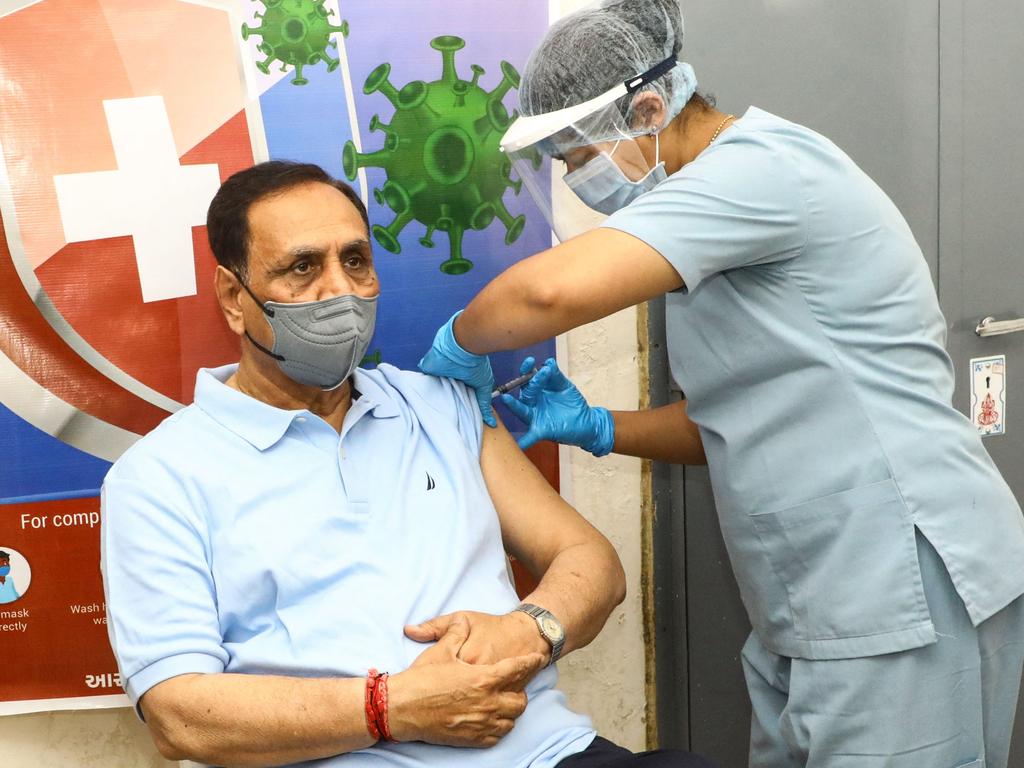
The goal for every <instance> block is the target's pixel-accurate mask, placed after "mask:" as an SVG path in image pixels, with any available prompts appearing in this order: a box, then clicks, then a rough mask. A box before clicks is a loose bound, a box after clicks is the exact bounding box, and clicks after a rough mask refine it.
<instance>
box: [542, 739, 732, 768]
mask: <svg viewBox="0 0 1024 768" xmlns="http://www.w3.org/2000/svg"><path fill="white" fill-rule="evenodd" d="M558 768H716V766H715V764H714V763H712V762H711V761H710V760H708V759H707V758H704V757H701V756H700V755H695V754H693V753H692V752H678V751H676V750H674V749H656V750H654V751H652V752H637V753H635V754H634V753H633V752H630V751H629V750H628V749H623V748H622V747H620V746H618V745H616V744H612V743H611V742H610V741H608V739H602V738H601V737H600V736H598V737H597V738H596V739H594V741H593V743H592V744H591V745H590V746H589V747H587V748H586V749H585V750H583V751H582V752H579V753H577V754H575V755H573V756H572V757H567V758H566V759H565V760H563V761H562V762H560V763H559V764H558Z"/></svg>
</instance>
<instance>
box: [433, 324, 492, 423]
mask: <svg viewBox="0 0 1024 768" xmlns="http://www.w3.org/2000/svg"><path fill="white" fill-rule="evenodd" d="M461 314H462V310H461V309H460V310H459V311H458V312H456V313H455V314H454V315H452V316H451V318H450V319H449V320H448V322H447V323H445V324H444V325H442V326H441V328H440V329H438V331H437V335H436V336H434V345H433V346H432V347H431V348H430V351H429V352H427V354H425V355H424V356H423V359H422V360H420V362H419V368H420V370H421V371H423V372H424V373H429V374H430V375H431V376H445V377H447V378H449V379H458V380H459V381H463V382H465V383H466V384H467V385H469V387H470V388H471V389H472V390H473V392H474V394H475V395H476V401H477V403H478V404H479V405H480V415H481V416H483V419H484V423H485V424H487V425H488V426H490V427H496V426H498V422H497V420H496V419H495V418H494V409H493V408H492V407H491V392H493V391H494V372H493V371H492V370H491V361H490V360H489V359H488V357H487V356H486V355H474V354H473V353H472V352H467V351H466V350H464V349H463V348H462V347H460V346H459V342H457V341H456V340H455V331H454V330H453V327H454V325H455V318H457V317H458V316H459V315H461Z"/></svg>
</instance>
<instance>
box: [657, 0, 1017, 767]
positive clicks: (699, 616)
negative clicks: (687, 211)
mask: <svg viewBox="0 0 1024 768" xmlns="http://www.w3.org/2000/svg"><path fill="white" fill-rule="evenodd" d="M968 7H969V6H968V3H967V2H966V0H904V2H900V3H892V2H891V1H890V0H863V1H862V2H857V3H849V2H844V1H843V0H827V2H815V3H809V2H801V1H800V0H760V1H755V0H730V2H726V3H710V2H697V3H695V2H690V3H687V4H686V7H685V11H686V26H687V42H686V45H685V46H684V48H685V57H686V59H687V60H689V61H690V62H691V63H692V64H693V65H694V68H695V69H696V72H697V78H698V81H699V82H700V84H701V87H702V88H704V89H706V90H709V91H711V92H712V93H714V94H715V95H716V96H717V97H718V104H719V107H720V108H721V109H723V110H724V111H726V112H733V113H737V114H739V113H741V112H742V111H743V110H744V109H746V107H747V106H748V105H756V106H758V107H761V108H762V109H766V110H768V111H769V112H773V113H775V114H778V115H780V116H782V117H786V118H788V119H791V120H794V121H795V122H799V123H802V124H804V125H807V126H809V127H811V128H814V129H815V130H817V131H819V132H821V133H823V134H824V135H826V136H828V137H829V138H831V139H832V140H833V141H835V142H836V143H837V144H838V145H839V146H840V147H842V148H843V149H844V150H846V151H847V152H848V153H849V154H850V156H851V157H853V159H854V160H855V161H856V162H857V163H858V164H859V165H860V166H861V167H862V168H863V169H864V170H865V171H866V172H867V173H868V174H869V175H870V176H872V178H874V179H875V181H877V182H878V183H879V185H880V186H881V187H882V188H883V189H885V190H886V192H888V194H889V195H890V197H892V199H893V200H894V201H895V203H896V204H897V205H898V206H899V208H900V210H901V211H902V212H903V214H904V215H905V216H906V218H907V220H908V222H909V223H910V226H911V228H912V229H913V231H914V234H915V236H916V237H917V240H918V242H919V243H920V245H921V248H922V250H923V251H924V253H925V257H926V259H927V260H928V264H929V267H930V268H931V271H932V275H933V277H934V279H935V280H936V284H937V286H938V288H939V294H940V300H941V302H942V308H943V311H944V313H945V314H946V318H947V320H948V321H949V325H950V344H949V348H950V352H951V354H952V356H953V359H954V362H955V363H956V366H957V370H958V380H957V384H958V391H957V398H956V405H957V407H958V408H960V409H961V410H962V411H964V412H969V402H968V400H969V381H968V371H967V369H968V363H969V360H970V359H971V358H972V357H983V356H987V355H990V354H999V353H1005V354H1006V355H1007V366H1008V372H1007V382H1008V384H1009V386H1008V392H1009V395H1010V401H1009V402H1008V403H1007V416H1008V419H1007V424H1008V434H1007V435H1006V436H1003V437H993V438H989V439H988V440H987V443H986V444H987V446H988V448H989V450H990V452H991V453H992V455H993V457H994V458H995V460H996V461H997V463H999V465H1000V468H1001V469H1002V471H1003V474H1004V475H1005V476H1006V477H1007V478H1008V479H1009V480H1010V482H1011V485H1012V486H1013V487H1014V490H1015V492H1016V493H1017V496H1018V498H1024V383H1022V384H1021V386H1019V387H1017V388H1014V382H1018V381H1019V382H1024V333H1020V334H1016V335H1009V336H1002V337H997V338H995V339H981V338H979V337H977V336H976V335H975V334H974V328H975V326H976V325H977V323H978V321H979V320H980V319H982V318H983V317H986V316H989V315H992V316H995V317H996V318H997V319H998V320H1004V319H1011V318H1016V317H1024V258H1022V257H1021V255H1020V254H1019V253H1018V250H1017V249H1019V248H1020V244H1021V243H1024V211H1021V210H1020V206H1021V201H1022V200H1024V181H1021V178H1020V174H1019V172H1020V170H1021V169H1022V168H1024V138H1020V136H1019V135H1018V134H1019V130H1020V129H1019V126H1020V125H1021V124H1024V120H1022V118H1024V103H1022V101H1021V99H1020V96H1019V93H1020V85H1019V80H1018V77H1019V76H1020V75H1021V74H1022V73H1024V45H1022V44H1021V42H1020V41H1021V40H1022V39H1024V3H1021V2H1020V0H997V1H996V2H989V3H985V4H983V6H979V5H977V4H975V5H974V6H973V7H972V8H971V12H972V14H973V16H974V17H975V18H971V15H970V14H967V9H968ZM940 214H941V218H940ZM659 312H660V309H659V308H658V307H657V306H652V317H651V322H652V328H653V329H654V330H653V331H652V343H653V346H652V351H654V352H655V353H656V352H657V351H658V344H659V343H662V338H660V334H659V329H658V328H657V323H658V322H659V317H661V315H659ZM652 359H654V360H655V361H657V357H656V356H654V357H653V358H652ZM652 373H653V374H654V377H653V378H652V389H654V390H655V391H654V392H652V394H654V395H656V394H657V388H658V386H659V376H660V377H661V380H662V381H663V380H664V379H665V378H666V373H665V371H664V364H663V361H662V362H661V363H660V364H656V365H655V366H654V368H653V371H652ZM662 392H664V390H662ZM655 400H657V398H655ZM655 487H656V494H657V495H656V499H655V501H656V522H655V537H654V547H655V580H656V591H655V601H656V616H657V627H656V635H655V639H656V644H657V659H658V665H657V682H658V725H659V734H660V738H661V741H662V744H663V745H665V746H680V747H684V746H688V747H689V748H691V749H694V750H697V751H702V752H704V753H706V754H708V755H711V756H713V757H715V758H716V759H717V760H718V761H719V762H721V764H722V765H723V766H726V767H727V768H739V767H740V766H744V765H746V759H747V741H748V728H749V707H750V705H749V700H748V698H747V695H746V690H745V686H744V683H743V678H742V672H741V669H740V662H739V651H740V648H741V647H742V644H743V642H744V640H745V639H746V635H747V633H748V632H749V624H748V623H747V620H746V616H745V613H744V611H743V608H742V606H741V604H740V600H739V595H738V591H737V588H736V585H735V582H734V580H733V577H732V574H731V569H730V567H729V563H728V559H727V556H726V553H725V549H724V545H723V543H722V540H721V535H720V532H719V529H718V522H717V519H716V514H715V509H714V503H713V500H712V496H711V490H710V485H709V483H708V478H707V472H706V471H705V470H703V469H692V468H688V469H685V470H684V469H682V468H672V469H668V468H665V467H656V468H655ZM1022 728H1024V725H1022V724H1021V723H1018V732H1020V731H1021V729H1022ZM1019 741H1020V742H1021V745H1022V746H1024V733H1022V734H1021V739H1019ZM1018 753H1019V754H1020V756H1019V757H1015V758H1013V760H1012V761H1011V766H1020V767H1021V768H1024V752H1022V751H1021V750H1019V749H1018Z"/></svg>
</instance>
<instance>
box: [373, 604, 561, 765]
mask: <svg viewBox="0 0 1024 768" xmlns="http://www.w3.org/2000/svg"><path fill="white" fill-rule="evenodd" d="M469 634H470V629H469V623H468V622H467V620H466V618H465V617H464V616H459V617H456V618H454V619H453V621H452V622H451V623H450V624H449V627H448V630H447V631H446V632H445V633H444V635H443V636H442V637H441V639H440V640H438V642H437V644H436V645H434V646H432V647H430V648H428V649H427V650H425V651H424V652H423V653H421V654H420V655H419V657H418V658H417V659H416V661H415V662H413V664H412V666H411V667H409V669H407V670H405V671H404V672H400V673H398V674H397V675H392V676H391V677H390V678H389V680H388V724H389V726H390V728H391V734H392V736H394V737H395V739H397V740H398V741H425V742H427V743H430V744H447V745H450V746H456V747H493V746H494V745H495V744H497V743H498V742H499V741H500V740H501V738H502V737H503V736H505V734H507V733H508V732H509V731H511V730H512V727H513V726H514V725H515V721H516V718H518V717H519V716H520V715H521V714H523V712H524V711H525V710H526V704H527V699H526V693H525V691H524V688H525V687H526V683H527V682H528V681H529V680H530V678H532V677H533V676H534V675H535V674H536V673H537V671H538V670H540V669H542V668H543V667H544V664H545V658H544V656H542V655H541V654H539V653H533V654H527V655H524V656H514V657H512V658H508V659H503V660H502V661H499V662H498V663H497V664H468V663H467V662H465V661H461V660H460V659H459V658H458V653H459V651H460V650H461V649H462V647H463V645H464V644H465V643H466V640H467V639H468V638H469Z"/></svg>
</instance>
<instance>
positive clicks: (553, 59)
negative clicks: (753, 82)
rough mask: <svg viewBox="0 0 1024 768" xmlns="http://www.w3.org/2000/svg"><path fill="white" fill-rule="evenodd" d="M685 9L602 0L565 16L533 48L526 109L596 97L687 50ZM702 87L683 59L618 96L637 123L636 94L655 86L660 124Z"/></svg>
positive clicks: (659, 1) (646, 0) (650, 1)
mask: <svg viewBox="0 0 1024 768" xmlns="http://www.w3.org/2000/svg"><path fill="white" fill-rule="evenodd" d="M683 29H684V27H683V12H682V7H681V5H680V2H679V0H601V1H600V2H596V3H594V4H593V5H589V6H587V7H585V8H583V9H581V10H579V11H577V12H575V13H572V14H570V15H568V16H566V17H564V18H562V19H559V20H558V21H557V22H555V24H553V25H552V27H551V29H549V30H548V33H547V34H546V35H545V36H544V39H543V40H542V41H541V42H540V45H538V46H537V48H536V49H535V50H534V51H533V53H532V54H531V55H530V59H529V61H528V62H527V63H526V69H525V70H524V72H523V77H522V83H521V84H520V87H519V109H520V111H521V112H522V113H523V114H524V115H541V114H545V113H548V112H554V111H555V110H559V109H563V108H565V107H568V106H572V105H575V104H580V103H582V102H584V101H588V100H589V99H592V98H595V97H596V96H599V95H600V94H602V93H604V92H605V91H607V90H609V89H610V88H612V87H614V86H615V85H616V84H617V83H621V82H624V81H626V80H628V79H629V78H631V77H633V76H634V75H637V74H639V73H641V72H645V71H647V70H648V69H650V68H651V67H653V66H654V65H655V64H658V63H659V62H661V61H664V60H665V59H666V58H668V57H669V56H670V55H672V54H675V55H676V56H677V57H680V53H681V51H682V47H683ZM696 90H697V78H696V75H695V74H694V71H693V68H692V67H691V66H690V65H689V64H686V63H685V62H682V61H680V63H679V64H677V65H676V66H675V67H673V68H672V69H671V70H670V71H669V72H668V74H666V75H664V76H663V77H659V78H658V79H657V80H655V81H654V82H652V83H648V84H647V85H645V86H644V87H643V88H641V89H640V90H639V91H637V92H636V93H633V94H631V95H629V96H625V97H623V98H622V99H621V100H620V101H619V102H618V103H617V106H618V107H619V111H620V113H621V114H622V116H623V117H624V118H625V120H626V124H627V125H630V126H632V125H633V114H632V106H633V103H634V100H635V99H636V97H637V96H638V95H639V94H641V93H644V92H645V91H653V92H654V93H657V94H658V95H659V96H661V98H662V100H663V101H664V103H665V109H666V116H665V121H664V124H663V125H659V126H647V128H649V129H653V130H661V129H662V128H664V127H665V125H668V123H669V122H671V121H672V119H673V118H675V116H676V115H678V114H679V113H680V112H681V111H682V109H683V107H684V106H686V103H687V102H688V101H689V100H690V99H691V98H692V96H693V94H694V92H695V91H696Z"/></svg>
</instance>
